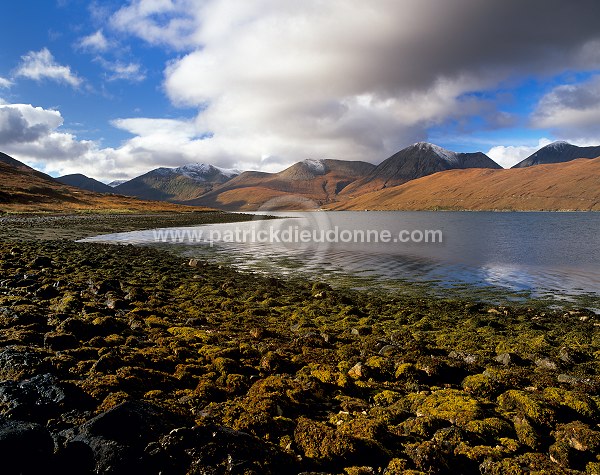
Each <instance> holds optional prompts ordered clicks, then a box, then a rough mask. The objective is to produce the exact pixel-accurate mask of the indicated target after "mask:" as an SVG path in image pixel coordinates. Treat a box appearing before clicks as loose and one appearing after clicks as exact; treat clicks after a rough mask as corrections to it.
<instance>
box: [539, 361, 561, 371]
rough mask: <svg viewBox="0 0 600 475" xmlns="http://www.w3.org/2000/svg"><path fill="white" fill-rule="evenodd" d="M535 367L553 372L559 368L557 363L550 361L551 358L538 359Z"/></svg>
mask: <svg viewBox="0 0 600 475" xmlns="http://www.w3.org/2000/svg"><path fill="white" fill-rule="evenodd" d="M535 365H536V366H537V367H538V368H541V369H547V370H551V371H554V370H556V369H557V368H558V366H557V365H556V363H555V362H554V361H552V360H550V359H549V358H538V359H537V360H535Z"/></svg>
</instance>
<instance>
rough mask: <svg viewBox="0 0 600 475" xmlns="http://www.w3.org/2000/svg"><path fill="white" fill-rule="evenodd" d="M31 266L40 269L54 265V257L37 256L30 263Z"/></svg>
mask: <svg viewBox="0 0 600 475" xmlns="http://www.w3.org/2000/svg"><path fill="white" fill-rule="evenodd" d="M29 267H32V268H38V269H39V268H43V267H52V259H50V258H49V257H48V256H37V257H36V258H35V259H34V260H33V261H31V262H30V263H29Z"/></svg>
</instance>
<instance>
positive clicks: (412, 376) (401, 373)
mask: <svg viewBox="0 0 600 475" xmlns="http://www.w3.org/2000/svg"><path fill="white" fill-rule="evenodd" d="M418 376H419V370H418V369H417V368H416V366H415V365H414V364H412V363H400V364H399V365H398V366H397V367H396V371H395V373H394V377H395V378H396V379H400V380H410V381H416V380H417V379H418Z"/></svg>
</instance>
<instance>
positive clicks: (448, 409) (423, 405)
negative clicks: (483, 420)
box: [414, 389, 483, 425]
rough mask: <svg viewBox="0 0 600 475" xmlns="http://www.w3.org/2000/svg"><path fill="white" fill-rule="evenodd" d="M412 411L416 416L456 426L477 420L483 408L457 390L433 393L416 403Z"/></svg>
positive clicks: (441, 390)
mask: <svg viewBox="0 0 600 475" xmlns="http://www.w3.org/2000/svg"><path fill="white" fill-rule="evenodd" d="M414 410H415V412H416V413H417V415H418V416H421V415H423V416H431V417H435V418H438V419H445V420H447V421H449V422H451V423H453V424H458V425H464V424H466V423H467V422H469V421H472V420H474V419H478V418H479V417H480V416H481V415H482V413H483V407H482V406H481V404H480V403H479V402H478V401H477V400H476V399H474V398H472V397H471V396H469V395H467V394H465V393H464V392H463V391H459V390H457V389H440V390H438V391H435V392H433V393H431V394H430V395H429V396H426V397H425V398H424V399H423V400H422V401H417V402H416V404H415V407H414Z"/></svg>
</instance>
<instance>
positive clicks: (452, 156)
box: [413, 142, 458, 162]
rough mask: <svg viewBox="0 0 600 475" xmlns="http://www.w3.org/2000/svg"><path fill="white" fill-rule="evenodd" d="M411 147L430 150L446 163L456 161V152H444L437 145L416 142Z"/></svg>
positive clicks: (444, 150) (443, 149)
mask: <svg viewBox="0 0 600 475" xmlns="http://www.w3.org/2000/svg"><path fill="white" fill-rule="evenodd" d="M413 147H417V148H419V149H421V150H431V151H432V152H434V153H435V154H436V155H437V156H438V157H440V158H441V159H443V160H446V161H447V162H456V161H458V154H457V153H456V152H451V151H450V150H446V149H445V148H442V147H440V146H438V145H435V144H432V143H429V142H417V143H416V144H414V145H413Z"/></svg>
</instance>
